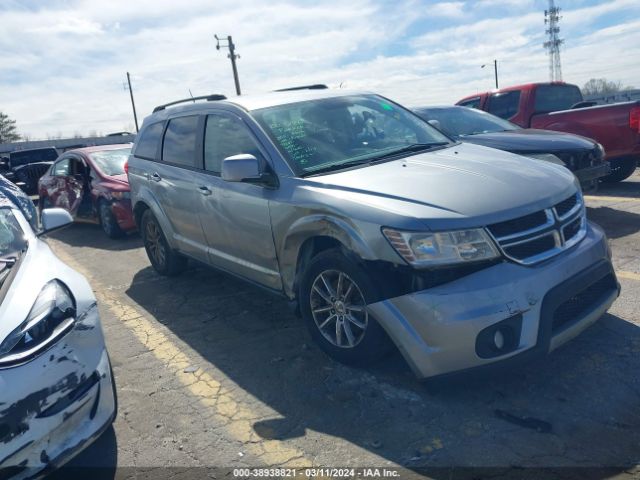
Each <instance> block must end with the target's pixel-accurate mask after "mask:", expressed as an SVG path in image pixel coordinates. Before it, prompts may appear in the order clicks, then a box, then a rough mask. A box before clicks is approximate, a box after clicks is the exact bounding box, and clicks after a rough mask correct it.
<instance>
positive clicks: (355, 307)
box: [309, 270, 369, 348]
mask: <svg viewBox="0 0 640 480" xmlns="http://www.w3.org/2000/svg"><path fill="white" fill-rule="evenodd" d="M309 299H310V305H311V314H312V315H313V320H314V322H315V324H316V326H317V327H318V330H319V331H320V333H322V335H323V336H324V338H326V339H327V340H328V341H329V342H330V343H331V344H332V345H335V346H336V347H340V348H353V347H355V346H356V345H358V344H359V343H360V342H361V341H362V339H363V338H364V335H365V333H366V330H367V325H368V322H369V313H368V312H367V305H366V302H365V299H364V295H362V291H361V290H360V288H359V287H358V285H357V284H356V283H355V282H354V281H353V280H352V279H351V278H350V277H349V276H348V275H347V274H346V273H344V272H341V271H338V270H325V271H323V272H321V273H320V274H319V275H318V276H317V277H316V278H315V280H314V281H313V284H312V286H311V293H310V298H309Z"/></svg>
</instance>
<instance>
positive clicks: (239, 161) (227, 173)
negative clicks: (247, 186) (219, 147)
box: [222, 153, 273, 185]
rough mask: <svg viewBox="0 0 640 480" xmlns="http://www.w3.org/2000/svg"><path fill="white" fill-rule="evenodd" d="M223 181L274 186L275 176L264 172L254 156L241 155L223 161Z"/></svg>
mask: <svg viewBox="0 0 640 480" xmlns="http://www.w3.org/2000/svg"><path fill="white" fill-rule="evenodd" d="M222 179H223V180H225V181H227V182H244V183H262V184H268V185H270V184H272V182H273V175H271V174H269V173H266V172H264V171H263V168H262V164H261V162H260V160H258V159H257V158H256V157H255V156H254V155H251V154H249V153H241V154H240V155H233V156H231V157H227V158H225V159H224V160H223V161H222Z"/></svg>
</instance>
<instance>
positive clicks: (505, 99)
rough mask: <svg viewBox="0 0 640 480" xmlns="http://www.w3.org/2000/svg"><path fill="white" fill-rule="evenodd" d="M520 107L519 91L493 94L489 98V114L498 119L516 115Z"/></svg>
mask: <svg viewBox="0 0 640 480" xmlns="http://www.w3.org/2000/svg"><path fill="white" fill-rule="evenodd" d="M518 105H520V90H513V91H511V92H504V93H494V94H493V95H491V97H489V108H488V111H489V113H493V114H494V115H495V116H497V117H500V118H505V119H508V118H511V117H513V116H514V115H515V114H516V113H518Z"/></svg>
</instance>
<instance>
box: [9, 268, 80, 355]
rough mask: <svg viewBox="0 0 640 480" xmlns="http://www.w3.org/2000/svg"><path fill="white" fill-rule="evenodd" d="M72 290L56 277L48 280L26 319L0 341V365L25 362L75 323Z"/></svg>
mask: <svg viewBox="0 0 640 480" xmlns="http://www.w3.org/2000/svg"><path fill="white" fill-rule="evenodd" d="M75 316H76V308H75V303H74V301H73V298H72V297H71V293H69V290H68V289H67V287H65V286H64V285H63V284H62V283H61V282H59V281H58V280H52V281H50V282H49V283H47V284H46V285H45V286H44V287H43V289H42V290H41V291H40V294H39V295H38V298H36V301H35V302H34V304H33V307H31V311H30V312H29V315H28V316H27V319H26V320H25V321H24V322H22V324H21V325H20V326H19V327H18V328H16V329H15V330H14V331H13V332H11V333H10V334H9V336H8V337H7V338H5V339H4V341H3V342H2V343H0V366H1V365H3V364H12V363H18V362H21V361H25V360H26V359H28V358H29V357H31V356H32V355H35V354H37V353H39V352H40V351H42V350H44V349H45V348H47V347H48V346H49V345H51V344H52V343H54V342H55V341H56V340H57V339H58V338H60V337H61V336H63V335H64V334H65V333H66V332H67V331H69V329H70V328H71V327H72V326H73V323H74V322H75Z"/></svg>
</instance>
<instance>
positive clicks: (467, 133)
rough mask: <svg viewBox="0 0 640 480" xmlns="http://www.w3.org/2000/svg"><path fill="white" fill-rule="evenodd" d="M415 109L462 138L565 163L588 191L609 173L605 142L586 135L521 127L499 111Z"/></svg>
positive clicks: (450, 108) (464, 140) (436, 124)
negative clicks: (500, 114) (506, 118)
mask: <svg viewBox="0 0 640 480" xmlns="http://www.w3.org/2000/svg"><path fill="white" fill-rule="evenodd" d="M413 110H414V112H415V113H416V114H417V115H419V116H420V117H421V118H423V119H424V120H426V121H428V122H429V123H430V124H431V125H433V126H434V127H436V128H438V129H440V130H441V131H442V132H444V133H446V134H447V135H449V136H450V137H453V138H454V139H456V140H459V141H461V142H468V143H475V144H477V145H483V146H485V147H491V148H497V149H499V150H506V151H507V152H512V153H517V154H519V155H524V156H527V157H532V158H537V159H539V160H546V161H549V162H553V163H557V164H560V165H564V166H565V167H567V168H568V169H569V170H571V171H572V172H573V173H574V175H575V176H576V177H577V178H578V180H579V181H580V184H581V185H582V189H583V190H584V191H588V190H595V189H596V188H597V185H598V181H599V179H600V178H602V177H605V176H606V175H607V174H608V173H609V164H608V163H607V162H606V161H605V160H604V150H603V149H602V146H601V145H600V144H599V143H597V142H594V141H593V140H590V139H588V138H585V137H580V136H578V135H572V134H570V133H560V132H552V131H550V130H535V129H532V128H528V129H525V128H520V127H519V126H518V125H514V124H513V123H511V122H508V121H507V120H503V119H502V118H499V117H496V116H495V115H491V114H490V113H487V112H483V111H480V110H476V109H473V108H468V107H459V106H445V107H418V108H414V109H413Z"/></svg>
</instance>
